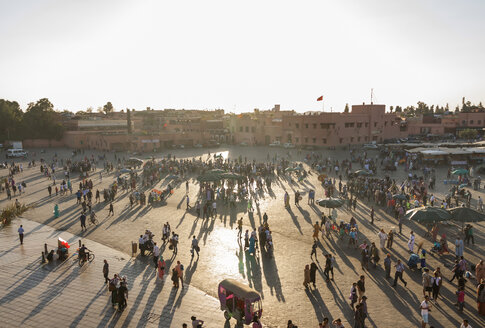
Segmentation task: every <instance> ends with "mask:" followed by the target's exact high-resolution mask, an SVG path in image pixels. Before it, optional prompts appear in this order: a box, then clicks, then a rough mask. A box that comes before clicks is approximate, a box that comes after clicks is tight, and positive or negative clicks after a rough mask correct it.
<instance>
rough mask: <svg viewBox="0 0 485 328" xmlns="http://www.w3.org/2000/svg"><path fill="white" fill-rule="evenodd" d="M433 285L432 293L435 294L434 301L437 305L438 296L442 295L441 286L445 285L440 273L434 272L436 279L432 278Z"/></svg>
mask: <svg viewBox="0 0 485 328" xmlns="http://www.w3.org/2000/svg"><path fill="white" fill-rule="evenodd" d="M431 283H432V287H431V290H432V293H433V300H434V302H435V303H438V295H439V294H440V288H441V284H442V283H443V281H442V279H441V276H440V274H439V273H438V271H435V272H434V277H432V278H431Z"/></svg>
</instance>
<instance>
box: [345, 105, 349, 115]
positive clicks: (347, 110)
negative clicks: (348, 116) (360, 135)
mask: <svg viewBox="0 0 485 328" xmlns="http://www.w3.org/2000/svg"><path fill="white" fill-rule="evenodd" d="M349 111H350V110H349V104H345V108H344V113H348V112H349Z"/></svg>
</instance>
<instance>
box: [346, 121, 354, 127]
mask: <svg viewBox="0 0 485 328" xmlns="http://www.w3.org/2000/svg"><path fill="white" fill-rule="evenodd" d="M354 125H355V123H353V122H352V123H345V127H346V128H353V127H354Z"/></svg>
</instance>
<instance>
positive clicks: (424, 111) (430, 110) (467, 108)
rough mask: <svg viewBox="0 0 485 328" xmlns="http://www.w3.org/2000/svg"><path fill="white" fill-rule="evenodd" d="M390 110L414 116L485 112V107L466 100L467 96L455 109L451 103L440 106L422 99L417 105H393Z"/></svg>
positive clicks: (406, 115)
mask: <svg viewBox="0 0 485 328" xmlns="http://www.w3.org/2000/svg"><path fill="white" fill-rule="evenodd" d="M390 111H391V112H392V111H395V112H396V113H401V115H402V116H404V117H414V116H420V115H431V114H445V113H451V112H454V113H459V112H462V113H471V112H485V107H483V105H482V103H481V102H480V103H478V105H476V104H472V103H471V102H470V101H465V98H464V97H463V99H462V105H461V107H460V106H456V107H455V108H454V109H453V110H451V109H450V107H449V105H448V104H446V106H439V105H428V104H426V103H424V102H422V101H418V103H417V106H407V107H404V108H403V107H401V106H396V107H394V106H391V107H390Z"/></svg>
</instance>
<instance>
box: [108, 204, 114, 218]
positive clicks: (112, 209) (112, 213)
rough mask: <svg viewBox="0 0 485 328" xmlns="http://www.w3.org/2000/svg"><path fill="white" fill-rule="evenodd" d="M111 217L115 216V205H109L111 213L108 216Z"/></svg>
mask: <svg viewBox="0 0 485 328" xmlns="http://www.w3.org/2000/svg"><path fill="white" fill-rule="evenodd" d="M110 215H113V216H114V215H115V210H114V207H113V203H109V212H108V216H110Z"/></svg>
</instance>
